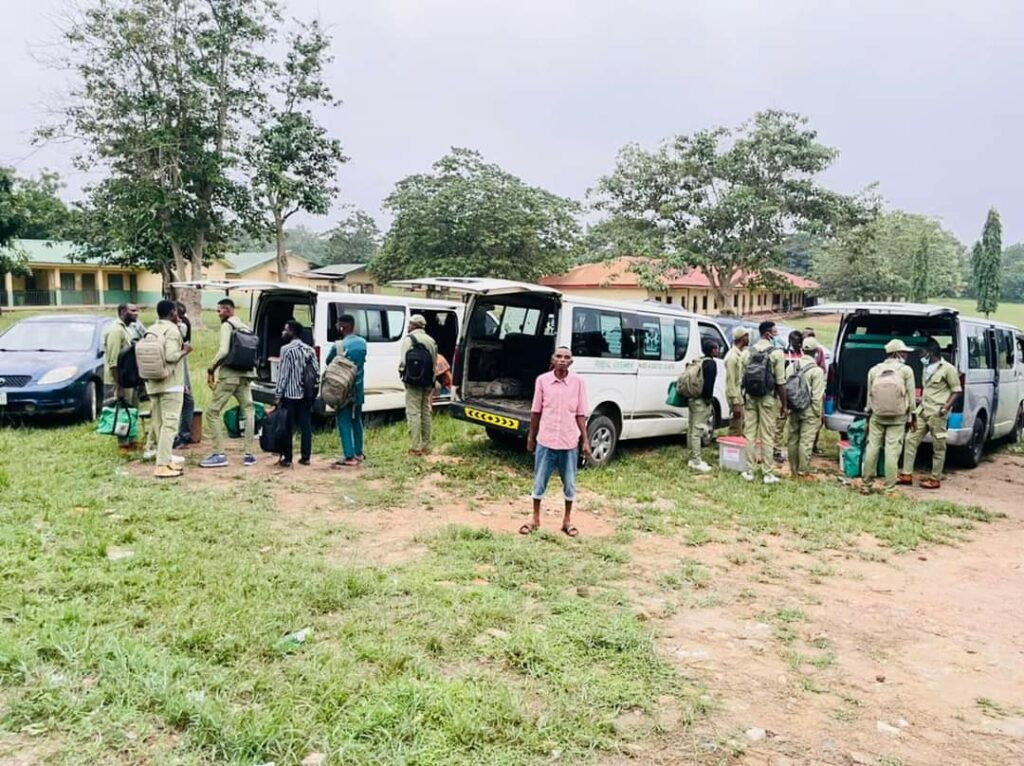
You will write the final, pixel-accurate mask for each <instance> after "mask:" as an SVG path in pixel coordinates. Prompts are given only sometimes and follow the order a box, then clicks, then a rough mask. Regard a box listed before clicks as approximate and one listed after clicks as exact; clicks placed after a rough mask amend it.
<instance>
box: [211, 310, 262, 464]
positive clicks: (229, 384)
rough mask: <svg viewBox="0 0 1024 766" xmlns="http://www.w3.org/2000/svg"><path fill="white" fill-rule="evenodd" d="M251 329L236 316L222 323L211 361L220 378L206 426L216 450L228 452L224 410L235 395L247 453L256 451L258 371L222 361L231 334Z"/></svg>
mask: <svg viewBox="0 0 1024 766" xmlns="http://www.w3.org/2000/svg"><path fill="white" fill-rule="evenodd" d="M236 329H239V330H248V329H249V327H248V326H247V325H246V324H245V322H243V321H242V320H241V319H239V318H238V317H236V316H233V317H231V318H230V319H228V320H227V321H226V322H221V324H220V335H219V343H218V346H217V353H216V355H214V357H213V361H212V362H211V363H210V368H211V369H216V375H217V380H216V383H214V386H213V395H212V396H211V398H210V404H209V406H207V408H206V425H207V426H209V432H210V434H211V435H212V440H213V451H214V452H215V453H223V452H224V441H225V439H226V438H227V434H226V433H225V432H226V430H227V429H226V428H225V426H224V419H223V412H224V408H225V407H226V406H227V403H228V402H229V401H230V400H231V399H232V397H233V398H234V399H235V400H236V401H237V402H238V409H239V415H240V418H239V421H241V420H242V418H244V422H245V452H246V454H253V452H254V446H253V445H254V443H255V436H256V435H255V431H256V406H255V405H254V404H253V402H252V381H253V378H255V377H256V372H255V371H254V370H249V371H247V372H241V371H239V370H232V369H230V368H228V367H224V366H222V365H221V364H220V363H221V362H222V361H223V360H224V359H225V358H226V357H227V355H228V350H229V349H230V348H231V333H232V332H233V331H234V330H236Z"/></svg>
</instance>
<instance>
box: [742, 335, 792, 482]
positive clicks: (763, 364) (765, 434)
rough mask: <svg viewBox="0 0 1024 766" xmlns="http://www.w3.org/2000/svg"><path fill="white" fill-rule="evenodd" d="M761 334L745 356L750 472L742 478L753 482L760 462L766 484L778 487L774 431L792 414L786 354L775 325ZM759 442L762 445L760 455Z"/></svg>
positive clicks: (748, 467) (744, 408) (746, 415)
mask: <svg viewBox="0 0 1024 766" xmlns="http://www.w3.org/2000/svg"><path fill="white" fill-rule="evenodd" d="M757 331H758V333H759V334H760V335H761V338H760V340H758V341H757V343H755V344H754V345H753V346H751V347H750V350H749V351H747V353H746V354H745V355H744V356H743V391H744V397H745V398H744V403H743V419H744V421H745V428H746V433H745V434H744V436H745V437H746V440H747V470H746V471H744V472H743V473H742V474H741V475H742V476H743V478H744V479H745V480H746V481H753V480H754V477H755V472H756V471H757V467H758V463H760V466H761V471H762V472H763V474H764V478H763V481H764V483H765V484H776V483H778V481H779V477H778V476H776V475H775V461H774V457H775V456H774V454H773V447H774V445H775V428H776V427H777V426H778V424H779V421H780V420H781V419H782V418H783V417H785V416H787V415H788V414H789V407H788V405H787V403H786V388H785V385H784V384H785V380H786V355H785V352H783V350H782V349H781V348H779V347H778V346H777V345H775V342H774V339H775V336H776V335H777V334H778V331H777V330H776V329H775V322H772V321H770V320H765V321H764V322H761V324H759V325H758V326H757ZM758 441H760V442H761V448H760V452H759V451H758V445H757V443H758Z"/></svg>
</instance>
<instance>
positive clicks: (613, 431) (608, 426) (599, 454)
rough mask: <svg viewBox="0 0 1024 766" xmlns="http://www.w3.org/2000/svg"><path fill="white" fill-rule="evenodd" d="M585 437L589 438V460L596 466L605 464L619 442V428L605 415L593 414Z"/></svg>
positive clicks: (609, 459)
mask: <svg viewBox="0 0 1024 766" xmlns="http://www.w3.org/2000/svg"><path fill="white" fill-rule="evenodd" d="M587 439H589V440H590V456H591V460H590V462H591V463H593V464H594V465H596V466H606V465H608V463H609V462H610V461H611V459H612V455H614V454H615V446H616V445H617V444H618V443H619V429H618V428H617V427H616V425H615V421H614V420H612V419H611V418H610V417H608V416H607V415H595V416H594V417H592V418H591V419H590V422H589V423H588V424H587Z"/></svg>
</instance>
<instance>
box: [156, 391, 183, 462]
mask: <svg viewBox="0 0 1024 766" xmlns="http://www.w3.org/2000/svg"><path fill="white" fill-rule="evenodd" d="M184 398H185V394H184V392H183V391H175V392H174V393H166V394H150V395H149V402H150V410H149V427H150V429H151V433H152V434H153V439H155V441H156V464H157V465H170V464H171V448H172V447H173V445H174V437H175V436H177V434H178V424H179V423H180V422H181V403H182V401H183V400H184Z"/></svg>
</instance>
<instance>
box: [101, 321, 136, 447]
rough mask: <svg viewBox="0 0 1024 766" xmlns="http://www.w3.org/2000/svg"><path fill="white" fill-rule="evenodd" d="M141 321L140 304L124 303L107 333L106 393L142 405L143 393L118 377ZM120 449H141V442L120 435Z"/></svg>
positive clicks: (104, 342) (104, 365)
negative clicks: (119, 361) (120, 363)
mask: <svg viewBox="0 0 1024 766" xmlns="http://www.w3.org/2000/svg"><path fill="white" fill-rule="evenodd" d="M138 321H139V307H138V306H136V305H135V304H134V303H122V304H120V305H119V306H118V307H117V321H116V322H113V323H112V324H111V325H110V326H109V327H108V328H107V331H106V334H105V335H104V336H103V389H104V391H103V395H104V399H107V400H114V401H117V402H121V403H122V404H123V405H124V406H126V407H133V408H135V409H138V407H139V392H138V389H136V388H128V387H126V386H122V385H121V381H120V380H118V377H117V358H118V357H119V356H120V355H121V352H122V351H124V350H125V349H126V348H129V347H130V346H131V345H132V343H134V342H135V341H137V340H138V339H139V335H138V333H137V332H136V330H135V326H136V325H137V324H138ZM117 446H118V450H119V451H120V453H121V454H122V455H125V454H128V453H129V452H132V451H134V450H137V449H138V448H139V444H138V442H136V441H134V440H133V439H132V438H131V437H130V436H118V437H117Z"/></svg>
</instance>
